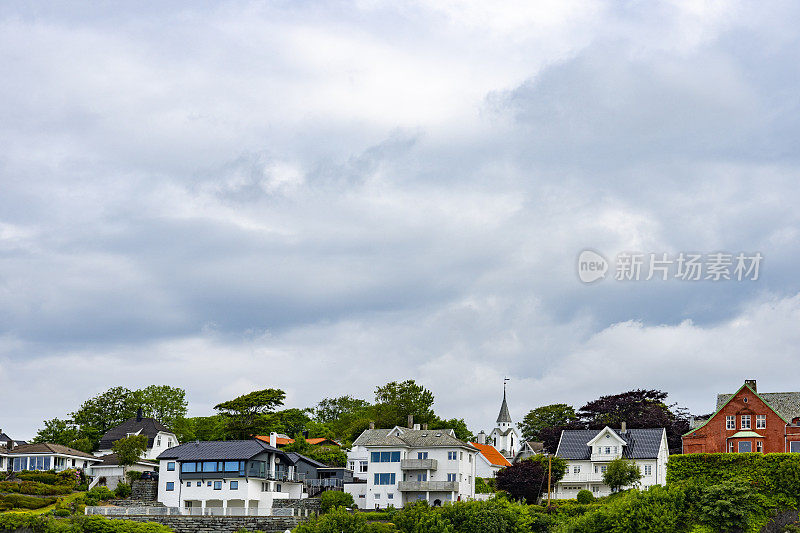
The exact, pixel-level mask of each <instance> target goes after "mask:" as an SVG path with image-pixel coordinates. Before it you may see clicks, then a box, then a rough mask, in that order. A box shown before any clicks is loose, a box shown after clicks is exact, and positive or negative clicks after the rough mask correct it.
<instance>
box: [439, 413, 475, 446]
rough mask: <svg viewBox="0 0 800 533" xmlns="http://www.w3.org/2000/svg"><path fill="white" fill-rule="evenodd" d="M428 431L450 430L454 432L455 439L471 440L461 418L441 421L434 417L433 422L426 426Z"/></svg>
mask: <svg viewBox="0 0 800 533" xmlns="http://www.w3.org/2000/svg"><path fill="white" fill-rule="evenodd" d="M428 427H429V428H430V429H452V430H453V431H455V434H456V438H457V439H460V440H463V441H469V440H472V432H471V431H470V430H469V428H467V423H466V422H465V421H464V419H463V418H451V419H449V420H443V419H441V418H439V417H438V416H434V418H433V421H432V422H430V423H429V424H428Z"/></svg>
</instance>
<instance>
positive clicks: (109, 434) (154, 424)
mask: <svg viewBox="0 0 800 533" xmlns="http://www.w3.org/2000/svg"><path fill="white" fill-rule="evenodd" d="M159 431H164V432H166V433H172V432H171V431H170V430H169V429H167V427H166V426H165V425H164V424H162V423H161V422H159V421H158V420H156V419H155V418H138V419H137V418H136V417H133V418H129V419H128V420H126V421H125V422H123V423H122V424H120V425H118V426H117V427H114V428H111V429H109V430H108V431H106V433H105V435H103V437H102V438H101V439H100V444H99V448H98V449H100V450H110V449H111V445H112V444H114V442H116V441H118V440H119V439H122V438H125V437H127V436H128V435H130V434H139V435H147V447H148V448H152V447H153V441H154V440H155V438H156V435H158V432H159Z"/></svg>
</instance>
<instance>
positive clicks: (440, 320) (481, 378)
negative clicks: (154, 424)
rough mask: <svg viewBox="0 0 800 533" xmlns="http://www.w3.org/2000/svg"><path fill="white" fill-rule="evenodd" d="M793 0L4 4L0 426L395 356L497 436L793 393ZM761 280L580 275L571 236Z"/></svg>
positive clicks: (193, 397) (343, 380)
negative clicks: (589, 406)
mask: <svg viewBox="0 0 800 533" xmlns="http://www.w3.org/2000/svg"><path fill="white" fill-rule="evenodd" d="M798 19H800V6H798V5H797V3H795V2H785V3H783V2H769V3H766V4H764V3H752V2H741V3H740V2H702V1H698V0H688V1H685V2H662V3H656V2H618V1H612V2H607V3H603V2H597V1H591V2H572V1H565V0H557V1H552V2H544V1H543V2H529V1H520V2H508V3H506V4H505V5H503V6H497V5H495V4H492V3H491V2H489V3H487V2H484V1H464V2H460V1H455V0H453V1H445V0H436V1H434V2H422V1H419V2H413V1H412V2H394V1H393V2H385V3H382V2H376V1H370V0H365V1H361V2H296V1H286V2H271V3H270V2H264V3H261V2H225V3H214V2H197V1H192V2H186V3H183V4H181V3H179V2H167V3H164V2H149V3H147V2H136V3H130V2H120V3H114V2H103V3H98V2H91V3H90V2H86V3H82V2H81V3H78V2H60V3H55V2H54V3H52V4H51V5H48V4H47V3H40V2H35V3H29V2H3V3H2V5H0V73H2V74H0V77H1V78H2V81H0V390H2V392H3V398H4V400H5V401H4V406H5V408H4V409H3V416H2V418H0V427H1V428H2V429H3V430H5V431H6V432H7V433H9V434H10V435H11V436H12V437H14V438H30V437H32V436H33V435H34V434H35V432H36V429H37V428H39V427H40V426H41V421H42V420H44V419H49V418H53V417H65V416H66V415H67V413H68V412H70V411H72V410H74V409H75V408H76V407H77V406H78V405H79V404H80V403H81V402H82V401H83V400H85V399H86V398H88V397H90V396H92V395H94V394H97V393H99V392H101V391H103V390H105V389H107V388H109V387H112V386H116V385H123V386H126V387H130V388H137V387H141V386H146V385H149V384H170V385H175V386H180V387H183V388H185V389H186V391H187V394H188V399H189V402H190V406H189V411H190V414H192V415H207V414H211V413H212V412H213V409H212V406H213V405H215V404H216V403H218V402H220V401H223V400H226V399H230V398H232V397H234V396H237V395H239V394H242V393H245V392H249V391H251V390H255V389H261V388H266V387H278V388H281V389H284V390H285V391H286V392H287V406H289V407H306V406H311V405H314V404H315V403H316V402H318V401H319V400H321V399H322V398H324V397H333V396H339V395H343V394H350V395H354V396H358V397H363V398H366V399H369V400H372V399H373V390H374V388H375V386H376V385H380V384H383V383H386V382H388V381H391V380H402V379H408V378H413V379H416V380H417V381H418V382H421V383H422V384H424V385H425V386H426V387H428V388H430V389H431V390H432V391H433V392H434V393H435V395H436V405H435V409H436V412H437V413H438V414H440V415H441V416H445V417H463V418H465V419H466V420H467V422H468V424H469V426H470V428H471V429H473V430H474V431H478V430H480V429H484V430H489V429H491V428H492V427H493V426H494V420H495V418H496V416H497V411H498V409H499V404H500V399H501V395H502V382H503V377H504V376H508V377H509V378H511V382H510V383H509V403H510V408H511V414H512V416H513V417H514V418H515V420H519V419H521V418H522V416H523V415H524V414H525V413H526V412H527V411H528V410H529V409H531V408H533V407H536V406H540V405H546V404H550V403H557V402H567V403H570V404H573V405H575V406H580V405H582V404H583V403H585V402H586V401H588V400H591V399H594V398H597V397H598V396H599V395H601V394H614V393H619V392H623V391H625V390H629V389H631V388H656V389H661V390H664V391H666V392H668V393H669V400H670V401H672V402H678V403H679V404H681V405H683V406H686V407H688V408H689V409H691V410H692V411H693V412H694V413H696V414H702V413H707V412H710V411H713V409H714V405H715V397H716V394H717V393H718V392H733V391H735V390H736V389H737V388H738V387H739V386H740V385H741V383H742V382H743V380H744V379H746V378H754V379H758V386H759V390H762V391H772V392H778V391H786V390H791V391H795V390H800V374H799V373H798V364H800V327H798V324H800V279H798V274H797V271H798V267H797V265H798V264H800V248H799V247H798V240H800V233H799V232H800V211H799V210H798V208H797V206H798V203H800V186H798V176H799V174H798V171H799V170H800V159H799V155H800V150H798V147H799V146H800V42H798V41H799V40H800V39H798V37H800V30H799V29H798V26H797V20H798ZM586 248H589V249H593V250H596V251H599V252H601V253H602V254H603V255H604V256H605V257H607V258H608V259H609V260H612V261H613V259H614V258H615V256H616V255H617V254H618V253H620V252H624V251H638V252H642V253H659V254H660V253H668V254H670V256H673V255H676V254H678V253H679V252H682V251H683V252H690V251H694V252H697V253H702V254H710V253H713V252H718V251H725V252H729V253H734V254H735V253H738V252H745V253H748V254H752V253H755V252H760V253H761V254H762V255H763V257H764V259H763V262H762V263H761V265H760V272H759V279H758V280H755V281H753V280H747V279H745V280H743V281H737V280H730V281H719V282H713V281H682V280H679V279H674V278H672V277H670V279H668V280H667V281H661V280H654V281H650V282H645V281H616V280H614V279H613V275H614V272H613V269H614V267H613V265H612V266H611V269H612V270H611V271H610V272H609V273H608V275H607V276H606V279H602V280H599V281H597V282H595V283H593V284H588V285H587V284H584V283H582V282H581V281H580V280H579V279H578V275H577V272H576V262H577V256H578V254H579V253H580V252H581V251H582V250H584V249H586Z"/></svg>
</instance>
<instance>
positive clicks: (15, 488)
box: [0, 481, 72, 496]
mask: <svg viewBox="0 0 800 533" xmlns="http://www.w3.org/2000/svg"><path fill="white" fill-rule="evenodd" d="M0 492H16V493H19V494H32V495H35V496H57V495H61V494H69V493H70V492H72V487H71V486H68V485H50V484H46V483H41V482H39V481H20V482H16V481H0Z"/></svg>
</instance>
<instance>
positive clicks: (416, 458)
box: [345, 427, 477, 509]
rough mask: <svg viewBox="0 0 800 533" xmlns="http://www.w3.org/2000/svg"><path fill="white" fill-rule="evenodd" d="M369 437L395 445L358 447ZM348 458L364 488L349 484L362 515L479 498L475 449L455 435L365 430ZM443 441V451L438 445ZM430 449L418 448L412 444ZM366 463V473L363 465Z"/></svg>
mask: <svg viewBox="0 0 800 533" xmlns="http://www.w3.org/2000/svg"><path fill="white" fill-rule="evenodd" d="M367 432H378V433H380V432H385V433H386V434H388V435H391V438H390V439H388V441H395V442H394V445H386V444H388V442H384V443H383V444H375V445H371V444H367V445H359V444H358V443H359V439H361V438H362V437H363V436H364V434H366V433H367ZM364 434H362V437H359V439H356V443H355V446H354V447H353V450H351V451H350V452H349V453H348V465H350V464H354V465H355V466H356V472H355V473H354V475H355V477H357V478H360V479H365V478H366V483H348V484H345V492H348V493H349V494H352V496H353V500H354V501H355V503H356V505H357V506H358V507H359V508H361V509H385V508H387V507H389V506H394V507H398V508H399V507H402V506H404V505H405V504H406V503H409V502H413V501H417V500H427V501H428V503H429V504H430V505H441V504H443V503H445V502H454V501H460V500H469V499H473V498H474V497H475V476H476V473H475V469H476V454H477V451H476V450H475V448H473V447H471V446H469V445H468V444H466V443H464V442H462V441H459V440H458V439H456V438H455V434H454V433H453V431H452V430H421V429H416V428H415V429H408V428H400V427H395V428H392V429H380V430H367V431H365V432H364ZM437 435H439V437H438V438H439V439H440V440H442V441H443V442H442V445H436V444H435V441H436V439H437ZM415 440H418V441H425V442H427V443H428V444H424V445H415V444H413V441H415ZM364 461H366V468H367V470H366V472H363V471H361V465H362V464H363V462H364Z"/></svg>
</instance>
